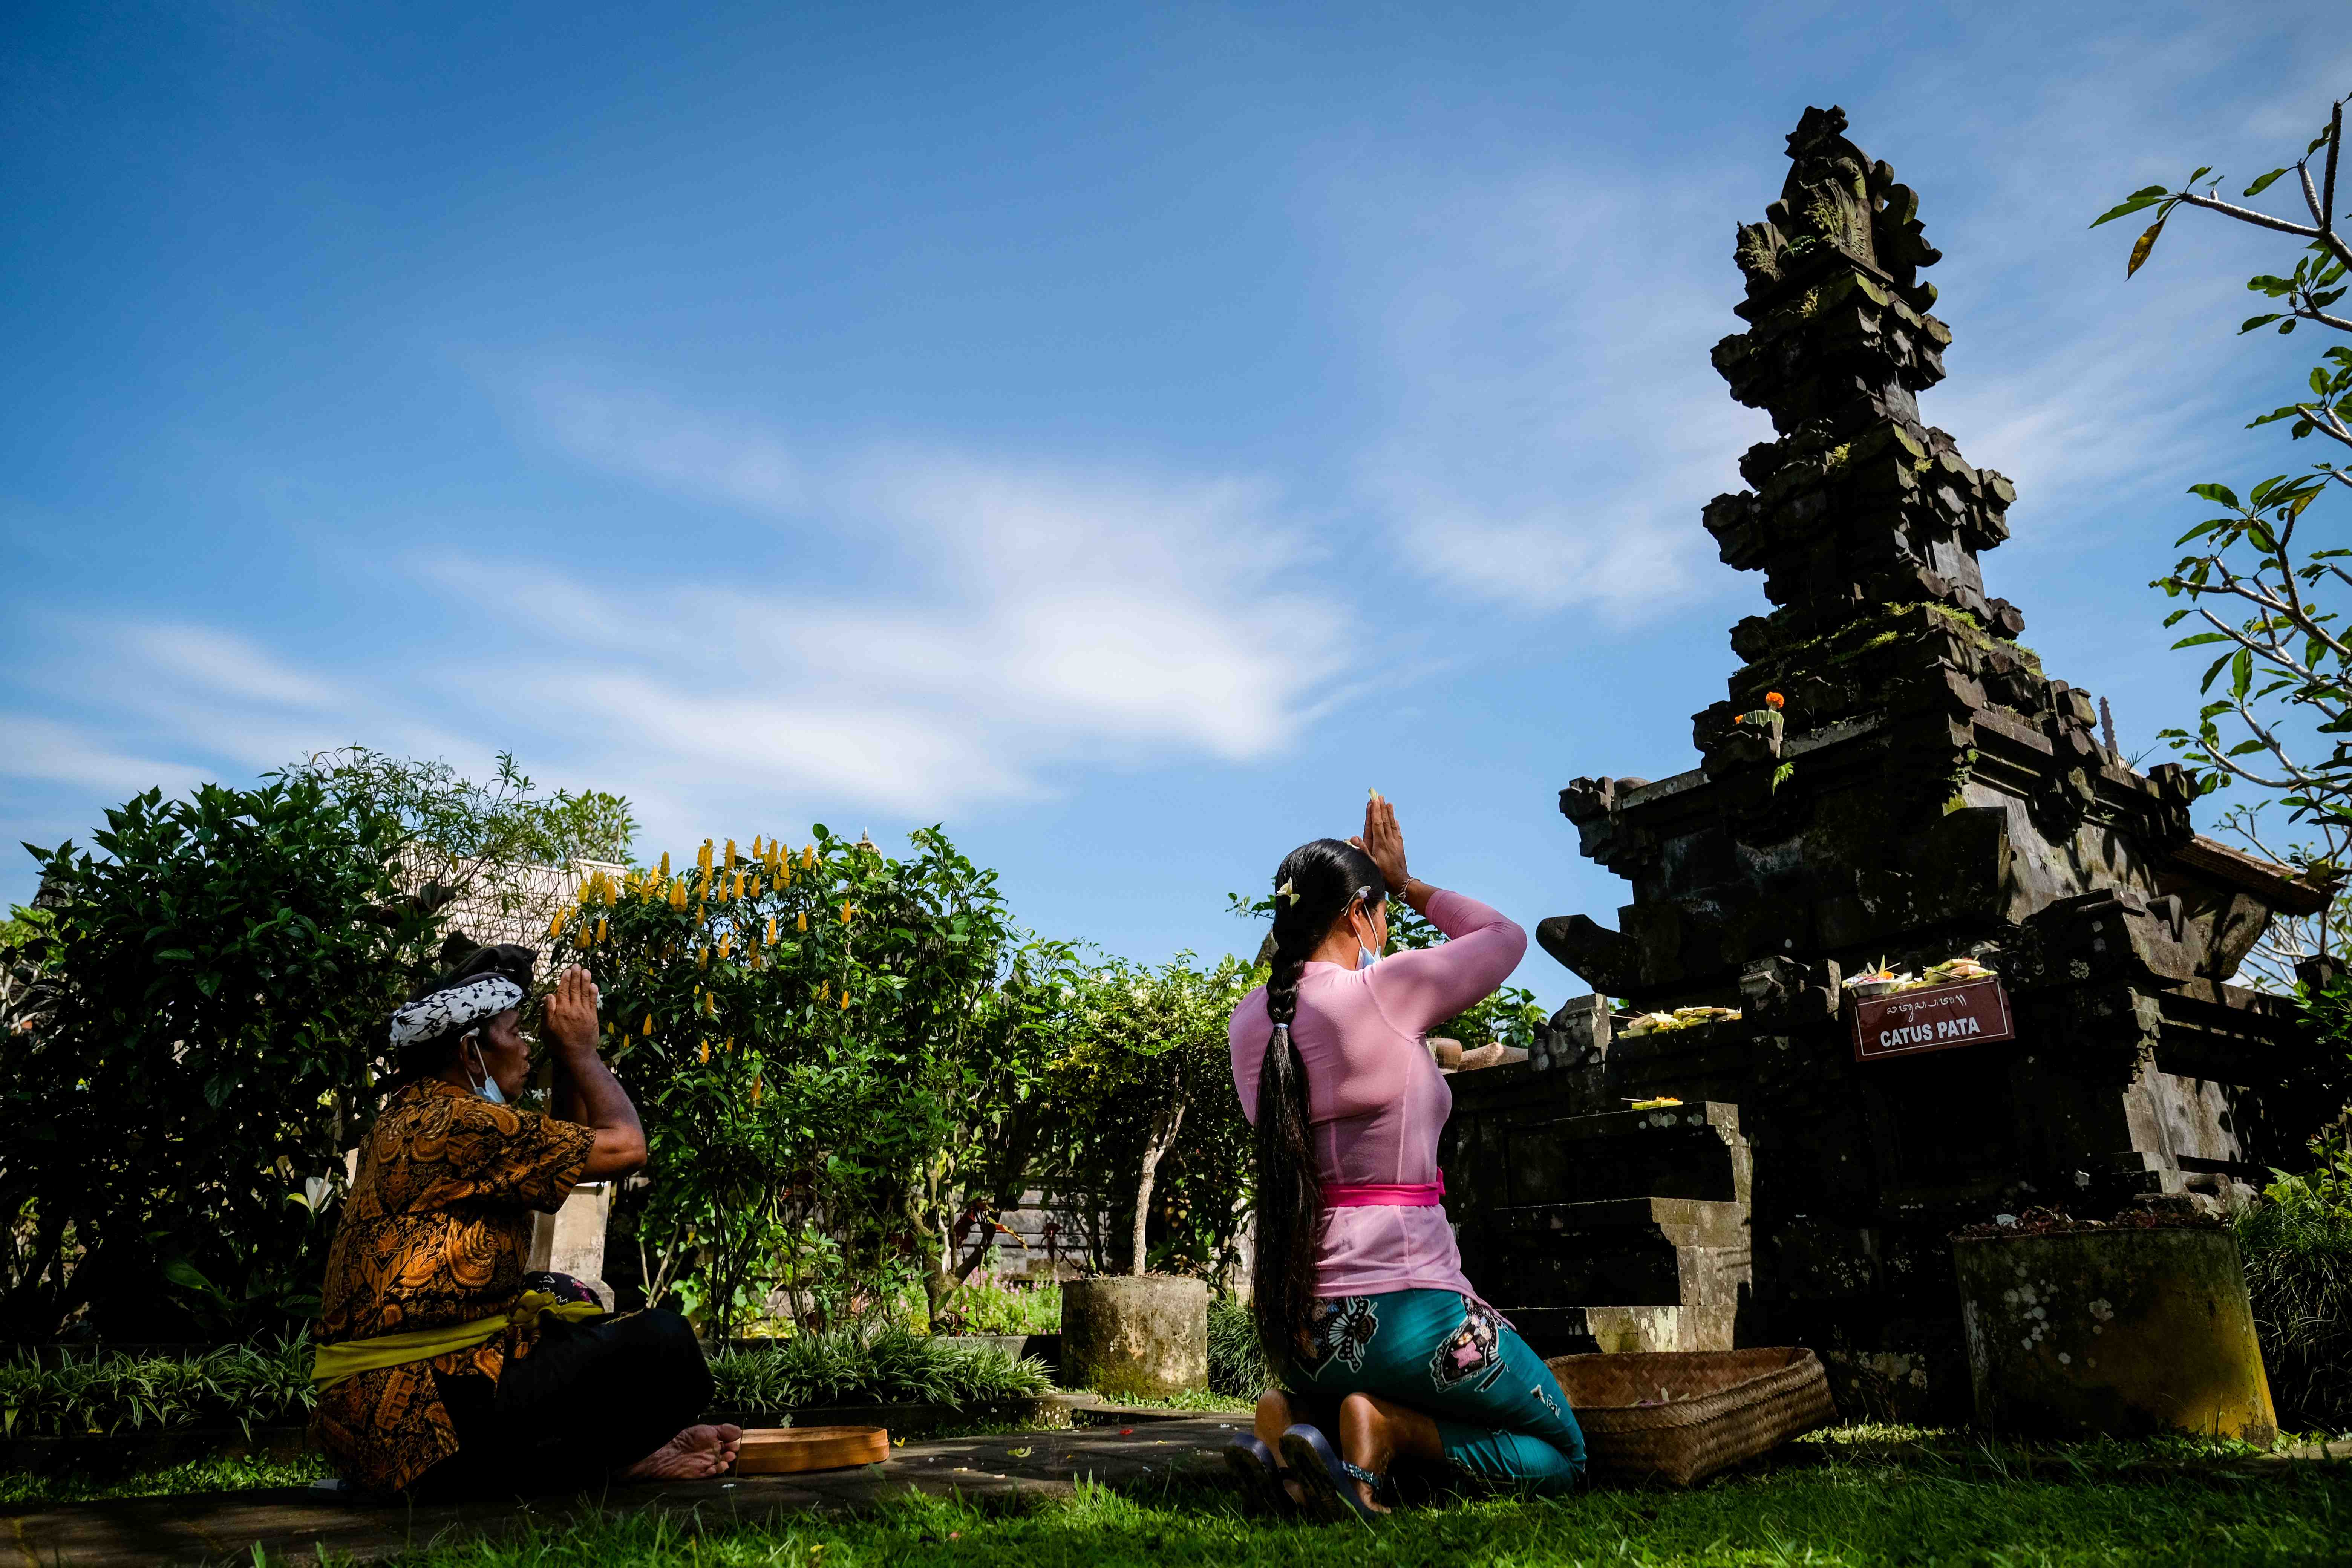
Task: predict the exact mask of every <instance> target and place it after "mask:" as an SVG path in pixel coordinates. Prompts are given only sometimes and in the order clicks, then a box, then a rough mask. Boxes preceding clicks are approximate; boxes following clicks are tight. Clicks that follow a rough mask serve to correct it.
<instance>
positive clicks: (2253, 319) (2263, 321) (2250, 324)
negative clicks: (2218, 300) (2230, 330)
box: [2238, 310, 2279, 335]
mask: <svg viewBox="0 0 2352 1568" xmlns="http://www.w3.org/2000/svg"><path fill="white" fill-rule="evenodd" d="M2278 319H2279V312H2278V311H2276V310H2273V311H2272V312H2271V313H2270V314H2269V315H2267V316H2248V317H2247V318H2246V319H2245V321H2244V323H2243V324H2242V325H2241V326H2240V327H2239V328H2238V331H2239V332H2240V334H2241V335H2242V334H2244V333H2247V332H2251V331H2253V330H2254V329H2255V328H2256V327H2267V326H2269V325H2270V324H2271V323H2272V322H2273V321H2277V320H2278Z"/></svg>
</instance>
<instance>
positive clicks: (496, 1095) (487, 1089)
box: [466, 1035, 507, 1105]
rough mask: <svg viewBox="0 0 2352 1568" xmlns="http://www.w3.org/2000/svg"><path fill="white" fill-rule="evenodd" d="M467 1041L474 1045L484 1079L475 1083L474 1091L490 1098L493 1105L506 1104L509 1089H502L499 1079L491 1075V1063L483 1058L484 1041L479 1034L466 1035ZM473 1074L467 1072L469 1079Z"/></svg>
mask: <svg viewBox="0 0 2352 1568" xmlns="http://www.w3.org/2000/svg"><path fill="white" fill-rule="evenodd" d="M466 1043H467V1045H469V1046H471V1047H474V1061H475V1063H476V1064H477V1065H478V1066H479V1067H480V1068H481V1069H482V1081H481V1082H479V1083H478V1084H475V1085H474V1092H475V1093H476V1094H478V1095H480V1096H481V1097H482V1098H483V1099H484V1100H488V1101H489V1102H490V1103H491V1104H492V1105H504V1104H505V1103H506V1102H507V1091H506V1090H504V1089H500V1088H499V1080H498V1079H495V1078H493V1077H491V1076H490V1064H489V1063H488V1062H487V1061H484V1060H483V1059H482V1042H481V1040H480V1038H479V1037H477V1036H473V1035H468V1036H467V1037H466ZM473 1076H474V1075H473V1074H472V1073H467V1075H466V1077H467V1079H468V1080H471V1079H472V1078H473Z"/></svg>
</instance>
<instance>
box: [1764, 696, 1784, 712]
mask: <svg viewBox="0 0 2352 1568" xmlns="http://www.w3.org/2000/svg"><path fill="white" fill-rule="evenodd" d="M1786 702H1787V699H1786V698H1784V697H1782V696H1781V695H1780V693H1779V692H1777V691H1768V692H1766V693H1765V694H1764V706H1765V707H1767V708H1770V709H1773V710H1779V709H1780V708H1781V707H1782V706H1784V705H1785V704H1786Z"/></svg>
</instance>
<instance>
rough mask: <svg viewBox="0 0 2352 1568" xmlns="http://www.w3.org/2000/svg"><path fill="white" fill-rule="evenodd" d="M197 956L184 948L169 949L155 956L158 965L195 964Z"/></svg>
mask: <svg viewBox="0 0 2352 1568" xmlns="http://www.w3.org/2000/svg"><path fill="white" fill-rule="evenodd" d="M195 957H196V955H195V954H194V953H193V952H189V951H188V950H187V949H186V948H184V947H167V948H165V949H164V950H163V952H159V953H157V954H156V955H155V962H156V963H194V962H195Z"/></svg>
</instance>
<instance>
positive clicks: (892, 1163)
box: [554, 824, 1066, 1336]
mask: <svg viewBox="0 0 2352 1568" xmlns="http://www.w3.org/2000/svg"><path fill="white" fill-rule="evenodd" d="M910 844H911V847H912V853H910V854H909V855H908V856H907V857H906V858H893V857H890V856H886V855H884V854H882V853H881V852H880V851H879V850H878V849H877V848H876V847H874V846H873V845H871V844H869V843H866V842H865V841H863V840H860V841H858V842H856V843H850V842H847V841H845V840H844V839H842V838H840V837H837V836H835V835H834V834H832V833H831V832H829V831H828V830H827V829H826V828H825V827H824V826H823V825H821V824H820V825H819V826H817V827H816V828H815V829H814V837H813V838H812V840H811V841H810V842H809V843H807V844H806V845H804V846H803V847H801V848H800V849H799V850H796V851H795V850H793V849H790V848H787V847H784V846H782V844H780V843H774V842H770V841H767V840H765V839H764V838H755V839H754V840H752V843H751V848H750V850H748V851H742V852H739V851H738V849H737V847H736V846H735V844H734V843H733V842H732V841H731V840H730V841H729V842H728V843H727V844H726V845H725V846H723V847H720V846H718V845H714V844H705V845H704V846H703V847H702V849H701V851H700V852H699V853H698V855H697V857H696V863H695V865H694V866H693V867H692V868H689V869H685V870H682V871H680V872H677V873H675V874H673V873H672V872H671V870H670V868H669V859H668V857H667V856H665V857H664V858H663V859H662V861H661V863H660V864H659V865H658V866H657V867H656V868H652V869H650V870H647V871H643V872H630V873H628V874H627V875H626V876H625V877H624V878H622V879H620V880H618V881H614V879H610V878H607V877H604V876H601V875H600V876H597V877H595V878H593V879H591V881H590V883H589V885H588V887H587V889H585V890H584V892H583V899H582V901H581V903H580V904H579V906H578V907H577V908H576V910H569V911H566V912H565V913H563V914H562V915H559V917H558V919H557V921H556V924H555V932H554V934H556V935H557V936H558V937H559V938H561V939H563V940H568V941H569V942H572V944H573V946H574V947H575V948H576V949H577V950H578V951H579V952H580V953H581V955H582V957H583V961H584V962H587V963H590V964H591V966H592V968H593V971H594V973H596V975H597V978H598V980H599V982H600V984H602V985H603V987H604V1001H605V1006H606V1010H607V1027H608V1028H609V1029H610V1030H611V1031H612V1032H613V1040H612V1053H611V1058H610V1059H611V1060H612V1061H613V1063H614V1068H615V1070H616V1071H617V1072H618V1073H619V1074H620V1076H621V1077H622V1079H623V1080H624V1081H625V1083H626V1084H627V1085H628V1086H629V1089H630V1091H631V1094H632V1095H633V1096H634V1097H635V1100H636V1101H637V1104H638V1108H639V1110H640V1112H641V1114H642V1115H643V1116H644V1118H645V1122H646V1139H647V1146H648V1152H649V1155H650V1159H649V1163H648V1174H649V1175H650V1177H651V1181H650V1183H649V1184H648V1185H647V1186H646V1189H645V1194H644V1207H643V1210H642V1212H641V1213H640V1215H638V1225H639V1227H640V1232H641V1234H642V1235H643V1236H644V1237H646V1283H647V1289H648V1293H649V1295H650V1296H651V1297H652V1298H653V1299H656V1300H658V1299H660V1297H661V1296H662V1294H663V1293H664V1292H665V1291H667V1289H669V1288H670V1287H671V1286H672V1285H673V1284H675V1283H679V1282H681V1281H682V1280H683V1279H685V1278H686V1277H687V1276H686V1271H687V1270H688V1268H692V1269H693V1270H694V1276H693V1278H694V1281H695V1289H694V1292H693V1294H694V1296H695V1297H696V1298H697V1301H698V1305H700V1307H701V1308H702V1310H703V1311H704V1313H705V1315H706V1319H707V1321H709V1323H710V1324H711V1326H712V1328H713V1330H714V1331H715V1332H718V1333H719V1334H721V1335H722V1336H723V1335H725V1334H727V1333H729V1332H731V1331H733V1330H734V1328H735V1327H736V1326H737V1325H738V1324H740V1321H742V1319H743V1317H744V1315H745V1314H746V1313H747V1312H748V1311H750V1310H752V1308H753V1307H754V1306H755V1305H756V1302H757V1300H758V1298H759V1297H760V1296H761V1295H762V1294H764V1292H765V1290H766V1289H767V1288H769V1287H771V1286H773V1285H782V1286H783V1287H784V1288H786V1289H790V1290H793V1291H794V1292H795V1293H796V1294H800V1295H802V1296H803V1297H807V1296H811V1295H815V1294H822V1293H823V1291H824V1288H825V1287H826V1285H827V1283H828V1282H833V1283H835V1284H838V1283H839V1282H841V1281H843V1280H844V1279H856V1281H857V1282H859V1283H860V1284H862V1285H863V1286H865V1287H866V1290H865V1291H864V1292H863V1293H864V1294H865V1295H866V1297H868V1298H872V1297H875V1296H877V1295H887V1294H888V1293H889V1292H888V1291H887V1281H888V1280H889V1279H890V1277H891V1276H892V1273H893V1271H894V1270H896V1269H901V1268H905V1269H908V1270H911V1271H912V1272H913V1273H914V1274H915V1275H916V1277H917V1278H918V1279H919V1280H920V1281H921V1282H922V1284H923V1285H924V1287H925V1290H926V1299H927V1300H928V1301H929V1304H930V1306H931V1308H932V1310H934V1311H937V1310H940V1309H942V1308H943V1307H944V1305H945V1303H946V1301H947V1300H948V1299H949V1298H950V1296H951V1295H952V1294H953V1292H954V1289H955V1288H956V1287H957V1285H959V1284H960V1283H961V1280H962V1279H964V1278H966V1277H968V1276H969V1274H970V1273H971V1268H973V1267H975V1266H976V1262H967V1261H966V1260H965V1259H964V1258H962V1257H961V1255H960V1248H959V1247H958V1245H957V1239H956V1236H955V1226H956V1223H957V1221H958V1219H959V1218H960V1217H961V1215H963V1213H964V1212H965V1209H966V1207H967V1205H969V1204H970V1203H971V1201H972V1199H973V1198H974V1197H977V1196H985V1195H988V1194H997V1193H1000V1192H1008V1191H1009V1192H1011V1193H1014V1194H1017V1192H1018V1189H1019V1184H1020V1181H1021V1178H1022V1173H1021V1171H1020V1169H1019V1167H1020V1166H1021V1164H1022V1163H1023V1158H1022V1151H1023V1149H1024V1147H1025V1146H1029V1145H1030V1142H1031V1141H1032V1138H1033V1135H1032V1134H1030V1133H1027V1132H1024V1130H1023V1127H1022V1125H1021V1122H1022V1118H1023V1114H1024V1106H1025V1104H1026V1102H1027V1101H1028V1100H1029V1099H1030V1097H1031V1093H1032V1090H1033V1089H1034V1087H1035V1084H1036V1082H1037V1080H1038V1078H1039V1076H1040V1074H1041V1073H1042V1071H1043V1068H1044V1066H1045V1060H1046V1058H1047V1047H1048V1041H1049V1039H1050V1037H1051V1028H1052V1021H1053V1019H1054V1017H1055V1014H1056V1011H1057V1007H1056V1002H1057V998H1058V994H1059V986H1058V984H1057V982H1056V980H1055V973H1056V970H1057V967H1058V966H1059V965H1060V963H1062V962H1063V960H1064V957H1065V955H1066V949H1063V948H1061V947H1059V946H1057V945H1056V944H1053V943H1040V942H1030V941H1026V940H1024V937H1023V934H1022V933H1021V932H1019V931H1016V930H1015V929H1014V928H1013V925H1012V923H1011V921H1010V919H1009V917H1008V915H1007V913H1006V910H1005V907H1004V902H1003V896H1002V895H1001V893H1000V892H999V891H998V889H997V887H996V876H995V873H994V872H992V871H988V870H984V869H982V868H979V867H976V866H974V865H973V864H972V863H971V861H970V860H968V859H966V858H964V857H963V856H962V855H961V854H960V853H958V852H957V851H956V849H955V847H953V845H951V844H950V842H949V841H948V838H947V837H946V835H945V834H944V833H942V832H940V830H939V829H938V828H936V827H933V828H927V829H924V830H922V831H920V832H918V833H916V834H914V835H913V836H912V837H911V840H910ZM980 1256H981V1257H982V1258H984V1256H985V1249H984V1247H983V1248H982V1251H981V1254H980ZM858 1304H859V1303H858V1301H857V1300H856V1299H855V1297H854V1296H853V1294H852V1293H851V1292H850V1291H848V1290H847V1289H836V1290H835V1294H834V1296H833V1298H832V1300H831V1301H830V1302H829V1304H828V1310H827V1313H826V1315H830V1316H839V1315H841V1314H843V1313H852V1314H854V1312H855V1310H856V1307H857V1306H858Z"/></svg>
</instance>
